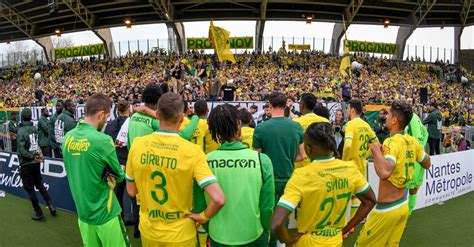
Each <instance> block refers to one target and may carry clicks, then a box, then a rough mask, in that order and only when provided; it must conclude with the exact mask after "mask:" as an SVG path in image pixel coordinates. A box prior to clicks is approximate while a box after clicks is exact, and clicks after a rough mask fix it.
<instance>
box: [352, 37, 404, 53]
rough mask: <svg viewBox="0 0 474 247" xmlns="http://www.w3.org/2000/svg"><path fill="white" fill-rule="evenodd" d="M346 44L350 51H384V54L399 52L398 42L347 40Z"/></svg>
mask: <svg viewBox="0 0 474 247" xmlns="http://www.w3.org/2000/svg"><path fill="white" fill-rule="evenodd" d="M345 46H346V47H347V48H349V51H353V52H368V53H383V54H397V52H398V45H397V44H388V43H376V42H365V41H357V40H346V41H345Z"/></svg>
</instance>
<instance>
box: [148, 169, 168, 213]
mask: <svg viewBox="0 0 474 247" xmlns="http://www.w3.org/2000/svg"><path fill="white" fill-rule="evenodd" d="M156 177H160V179H161V183H157V184H155V190H154V191H152V192H151V197H152V198H153V200H155V201H156V202H157V203H158V204H160V205H163V204H165V203H166V202H167V201H168V191H166V188H165V186H166V178H165V175H163V173H161V172H159V171H154V172H153V173H152V174H151V180H153V181H154V180H155V178H156ZM158 190H161V192H162V194H163V198H161V199H159V198H158V194H159V193H157V191H158Z"/></svg>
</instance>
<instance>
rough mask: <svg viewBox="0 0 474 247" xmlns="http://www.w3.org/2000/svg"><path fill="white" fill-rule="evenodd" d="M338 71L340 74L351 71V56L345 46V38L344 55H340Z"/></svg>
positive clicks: (344, 74) (347, 73)
mask: <svg viewBox="0 0 474 247" xmlns="http://www.w3.org/2000/svg"><path fill="white" fill-rule="evenodd" d="M339 71H340V72H341V74H342V76H349V75H350V71H351V56H350V54H349V48H348V47H347V46H346V39H344V56H342V59H341V66H339Z"/></svg>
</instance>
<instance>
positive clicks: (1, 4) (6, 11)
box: [0, 1, 54, 61]
mask: <svg viewBox="0 0 474 247" xmlns="http://www.w3.org/2000/svg"><path fill="white" fill-rule="evenodd" d="M0 15H1V16H2V17H3V18H4V19H6V20H7V21H8V22H10V23H11V24H12V25H13V26H15V27H16V28H17V29H18V30H20V31H21V32H22V33H24V34H25V35H26V36H28V37H29V38H30V39H32V40H34V41H35V42H36V43H37V44H38V45H39V46H41V48H43V51H44V52H45V54H46V59H47V60H48V61H50V60H51V53H52V50H53V49H54V48H53V42H52V41H51V37H47V38H40V39H36V38H35V37H34V36H35V28H36V26H35V24H34V23H33V22H31V21H30V20H28V19H26V17H23V16H22V15H21V14H20V13H18V12H17V11H16V10H15V9H13V8H11V7H10V6H9V5H8V4H7V3H6V1H0ZM48 38H49V42H48Z"/></svg>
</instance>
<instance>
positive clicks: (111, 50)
mask: <svg viewBox="0 0 474 247" xmlns="http://www.w3.org/2000/svg"><path fill="white" fill-rule="evenodd" d="M96 34H97V36H100V37H102V38H101V39H102V41H104V43H105V44H106V47H107V51H108V55H109V57H112V58H113V57H116V56H117V52H116V51H115V46H114V39H113V38H112V32H110V28H101V29H97V31H96Z"/></svg>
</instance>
